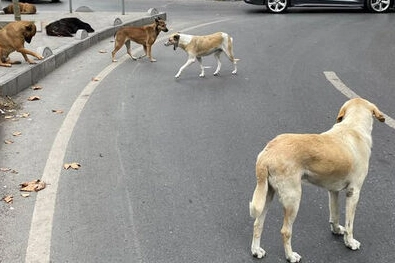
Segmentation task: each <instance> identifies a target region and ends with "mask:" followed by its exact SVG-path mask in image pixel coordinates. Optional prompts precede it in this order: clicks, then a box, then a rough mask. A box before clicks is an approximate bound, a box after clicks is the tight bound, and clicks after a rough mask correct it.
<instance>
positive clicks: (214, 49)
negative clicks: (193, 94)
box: [165, 32, 239, 78]
mask: <svg viewBox="0 0 395 263" xmlns="http://www.w3.org/2000/svg"><path fill="white" fill-rule="evenodd" d="M171 45H172V46H173V47H174V50H176V49H177V47H180V48H182V49H183V50H184V51H185V52H187V53H188V60H187V62H186V63H185V64H184V65H183V66H182V67H181V68H180V69H179V70H178V72H177V74H176V75H175V77H176V78H178V77H180V75H181V72H182V71H183V70H184V69H185V68H186V67H188V66H189V65H191V64H192V63H193V62H195V61H196V60H197V61H198V62H199V64H200V68H201V72H200V75H199V76H200V77H204V66H203V65H202V57H204V56H208V55H211V54H214V57H215V59H216V60H217V69H216V70H215V72H214V76H217V75H218V74H219V71H220V70H221V61H220V55H221V53H222V52H224V53H225V54H226V56H228V58H229V60H230V61H231V62H232V63H233V65H234V69H233V71H232V74H236V73H237V61H238V60H239V59H237V58H235V57H234V55H233V39H232V37H230V36H229V35H228V34H227V33H224V32H217V33H214V34H211V35H206V36H194V35H187V34H181V33H176V34H173V35H171V36H170V38H169V40H168V41H167V42H166V43H165V46H171Z"/></svg>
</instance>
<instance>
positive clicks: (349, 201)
mask: <svg viewBox="0 0 395 263" xmlns="http://www.w3.org/2000/svg"><path fill="white" fill-rule="evenodd" d="M358 189H360V187H358ZM358 189H357V188H354V187H350V186H349V187H348V188H347V193H346V224H345V231H344V243H345V245H346V247H348V248H350V249H351V250H357V249H359V247H360V245H361V243H359V241H357V240H355V239H354V237H353V228H354V217H355V210H356V208H357V204H358V200H359V194H360V193H359V190H358Z"/></svg>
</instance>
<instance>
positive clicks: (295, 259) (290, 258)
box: [286, 252, 302, 263]
mask: <svg viewBox="0 0 395 263" xmlns="http://www.w3.org/2000/svg"><path fill="white" fill-rule="evenodd" d="M286 258H287V260H288V261H289V262H291V263H295V262H299V261H300V260H301V259H302V257H301V256H300V255H299V254H298V253H296V252H292V253H291V254H290V255H288V256H286Z"/></svg>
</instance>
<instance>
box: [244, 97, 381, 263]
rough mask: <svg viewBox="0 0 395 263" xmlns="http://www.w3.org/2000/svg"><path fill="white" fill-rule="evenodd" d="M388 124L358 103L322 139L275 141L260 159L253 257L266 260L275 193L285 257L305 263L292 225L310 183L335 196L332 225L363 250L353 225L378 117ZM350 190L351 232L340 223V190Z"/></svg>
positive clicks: (284, 136) (352, 103) (350, 103)
mask: <svg viewBox="0 0 395 263" xmlns="http://www.w3.org/2000/svg"><path fill="white" fill-rule="evenodd" d="M372 116H374V117H376V118H377V119H378V120H379V121H381V122H384V121H385V118H384V116H383V114H382V113H381V112H380V110H379V109H378V108H377V107H376V105H374V104H373V103H370V102H369V101H367V100H364V99H361V98H356V99H351V100H349V101H347V102H346V103H345V104H344V105H343V106H342V107H341V108H340V111H339V114H338V117H337V123H336V124H335V125H334V126H333V127H332V128H331V129H330V130H328V131H326V132H323V133H321V134H282V135H279V136H277V137H276V138H274V139H273V140H272V141H270V142H269V143H268V144H267V145H266V147H265V148H264V149H263V151H262V152H261V153H260V154H259V155H258V158H257V162H256V177H257V185H256V188H255V191H254V195H253V197H252V201H251V203H250V214H251V216H252V217H253V218H256V219H255V222H254V235H253V240H252V245H251V251H252V254H253V255H254V256H256V257H258V258H262V257H263V256H264V255H265V251H264V250H263V249H262V248H261V247H260V238H261V234H262V229H263V223H264V220H265V216H266V213H267V210H268V206H269V203H270V201H271V200H272V199H273V195H274V193H278V195H279V199H280V202H281V203H282V205H283V207H284V222H283V226H282V229H281V234H282V237H283V243H284V249H285V257H286V258H287V260H288V261H290V262H299V261H300V259H301V256H300V255H299V254H297V253H296V252H294V251H293V250H292V246H291V238H292V224H293V222H294V220H295V218H296V215H297V213H298V209H299V203H300V199H301V194H302V187H301V181H302V180H306V181H308V182H310V183H312V184H315V185H317V186H320V187H323V188H326V189H327V190H328V191H329V212H330V216H329V222H330V226H331V230H332V232H333V233H334V234H338V235H344V243H345V245H346V246H347V247H348V248H350V249H352V250H356V249H359V247H360V243H359V242H358V241H357V240H355V239H354V236H353V222H354V216H355V209H356V206H357V203H358V199H359V194H360V190H361V187H362V184H363V181H364V179H365V177H366V175H367V173H368V168H369V158H370V152H371V147H372V137H371V132H372V129H373V117H372ZM341 190H345V191H346V213H345V215H346V219H345V227H343V226H341V225H340V224H339V206H338V196H339V191H341Z"/></svg>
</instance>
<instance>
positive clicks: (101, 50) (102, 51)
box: [99, 49, 107, 53]
mask: <svg viewBox="0 0 395 263" xmlns="http://www.w3.org/2000/svg"><path fill="white" fill-rule="evenodd" d="M99 53H107V50H104V49H100V50H99Z"/></svg>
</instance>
